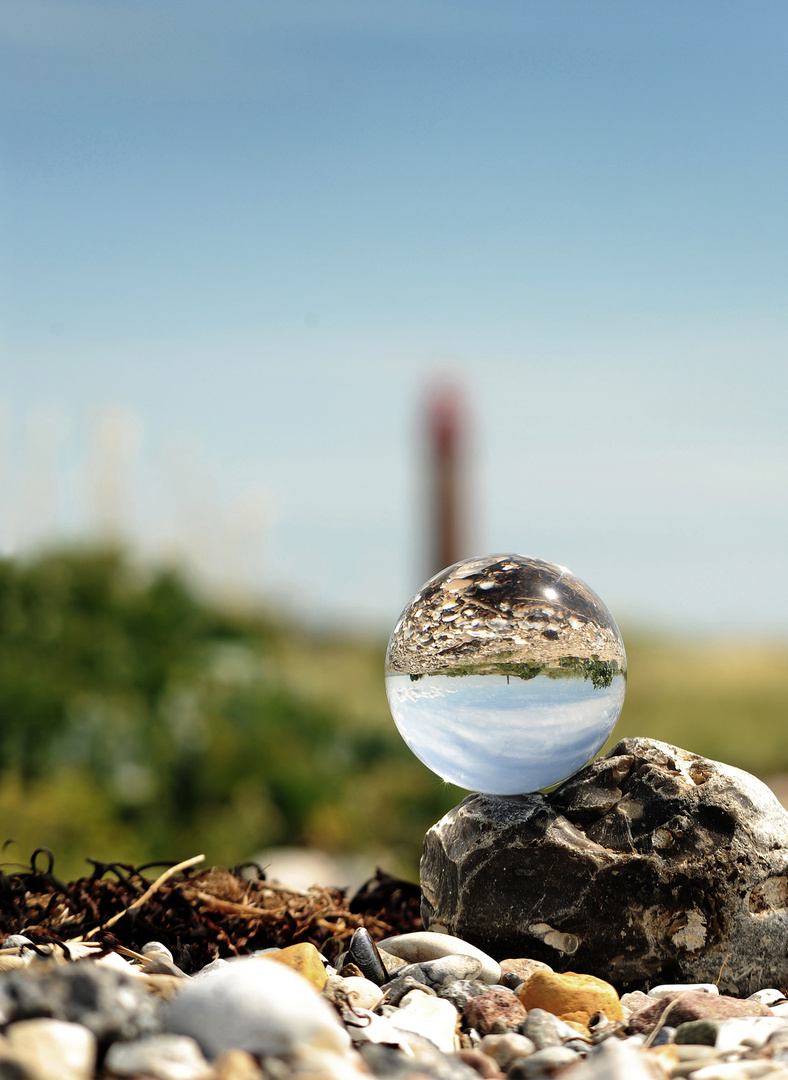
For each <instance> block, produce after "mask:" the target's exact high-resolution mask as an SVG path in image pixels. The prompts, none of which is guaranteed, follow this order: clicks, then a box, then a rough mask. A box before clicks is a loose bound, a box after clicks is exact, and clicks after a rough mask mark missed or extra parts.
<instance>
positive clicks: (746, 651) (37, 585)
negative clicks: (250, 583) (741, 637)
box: [0, 547, 788, 879]
mask: <svg viewBox="0 0 788 1080" xmlns="http://www.w3.org/2000/svg"><path fill="white" fill-rule="evenodd" d="M394 614H395V615H396V614H397V613H394ZM392 623H393V619H392ZM623 632H624V637H625V640H626V643H627V652H628V659H629V687H628V692H627V700H626V704H625V707H624V713H623V715H622V718H621V720H620V722H619V725H618V727H617V729H616V732H615V733H614V736H613V738H612V739H611V741H610V744H609V745H612V743H614V742H615V741H617V739H619V738H621V737H623V736H625V735H648V736H651V737H653V738H659V739H665V740H666V741H668V742H673V743H675V744H677V745H680V746H683V747H685V748H686V749H689V750H692V751H695V752H697V753H700V754H704V755H706V756H708V757H713V758H717V759H720V760H724V761H727V762H728V763H729V764H733V765H738V766H740V767H742V768H744V769H746V770H748V771H750V772H753V773H755V774H756V775H759V776H761V777H762V778H764V779H767V780H769V781H772V780H774V778H775V777H777V778H779V774H783V773H788V739H786V738H785V725H786V715H788V680H786V679H785V671H786V660H787V659H788V646H786V645H783V644H775V643H768V642H766V643H757V642H753V643H750V644H744V645H742V644H741V643H739V644H721V643H715V642H698V641H695V642H682V641H671V640H666V639H664V638H660V637H655V636H653V635H651V636H650V635H647V634H644V633H638V632H637V631H636V630H632V631H628V629H627V628H626V627H624V628H623ZM385 644H386V643H385V640H383V639H381V638H379V637H377V636H374V635H371V636H370V635H363V634H362V635H354V634H353V633H351V632H348V633H347V634H340V633H337V632H332V633H322V634H321V633H319V632H317V631H315V630H313V629H309V628H307V627H305V626H304V625H300V624H298V623H296V622H294V621H291V620H289V619H288V618H287V617H286V616H283V614H282V613H281V612H274V611H266V610H259V611H255V612H253V613H252V612H251V611H249V610H246V611H238V610H228V609H225V608H223V607H221V606H219V605H217V604H216V603H214V602H210V601H208V600H206V599H205V598H204V597H203V596H201V595H200V594H199V593H198V592H196V591H195V590H194V589H193V588H192V587H191V586H190V585H189V584H188V583H187V582H186V581H185V580H184V578H182V577H181V576H179V574H178V573H177V572H175V571H173V570H172V569H168V568H158V569H150V568H148V569H147V570H143V569H141V568H139V567H137V566H135V565H134V564H133V562H132V561H131V560H130V559H129V558H128V557H127V555H126V554H125V553H124V552H123V550H122V549H120V548H112V547H108V548H101V549H61V550H55V551H51V552H49V553H46V554H42V555H39V556H38V557H36V558H35V559H33V560H27V561H12V560H4V561H2V562H0V822H2V837H1V838H0V842H2V841H3V840H5V841H10V843H7V844H6V848H5V852H4V855H3V861H4V863H5V866H6V868H8V866H9V865H13V864H14V863H16V862H26V861H27V860H28V859H29V856H30V853H31V852H32V850H33V849H34V848H35V847H37V846H39V845H44V846H47V847H49V848H51V849H52V850H53V851H54V853H55V857H56V873H58V875H59V876H60V877H61V878H65V879H72V878H76V877H78V876H81V875H82V874H84V873H85V872H87V871H88V869H89V867H88V865H87V864H86V862H85V858H86V857H92V858H95V859H100V860H104V861H107V862H113V861H119V862H132V863H142V862H146V861H152V860H179V859H183V858H187V857H189V856H191V855H193V854H196V853H205V855H206V859H207V863H208V864H209V865H210V864H225V865H232V864H236V863H239V862H243V861H245V860H247V859H251V858H260V859H262V860H263V861H264V859H265V852H266V850H267V849H270V848H272V847H276V846H281V845H304V846H309V847H314V848H318V849H320V850H323V851H327V852H330V853H334V854H343V855H347V854H352V855H357V856H360V857H361V858H362V859H366V860H368V861H369V872H370V874H371V873H372V872H374V869H375V865H382V866H383V868H384V869H386V870H388V871H389V872H394V873H400V874H404V875H405V876H408V877H410V878H413V879H416V878H417V875H418V858H419V853H420V848H421V841H422V838H423V834H424V831H425V830H426V829H427V828H428V827H429V826H430V825H431V824H432V823H433V822H434V821H436V820H437V819H438V818H439V817H440V816H441V815H442V814H443V813H444V812H445V811H446V810H447V809H449V808H450V807H451V806H453V805H455V804H456V803H457V802H459V801H460V799H461V798H463V797H464V795H465V792H464V791H462V790H460V789H459V788H454V787H452V786H450V785H446V784H443V783H441V782H440V781H439V780H438V779H437V778H436V777H435V776H434V775H433V774H432V773H431V772H430V771H429V770H427V769H426V768H425V767H424V766H422V765H421V764H420V762H418V761H417V760H416V759H415V758H414V757H413V755H412V754H411V753H410V751H409V750H408V749H407V748H406V747H405V745H404V743H403V742H402V740H401V739H400V737H399V735H398V734H397V731H396V729H395V727H394V724H393V722H392V720H391V717H390V714H389V711H388V707H387V704H386V698H385V692H384V687H383V656H384V652H385ZM776 786H777V787H778V790H779V779H778V780H777V782H776Z"/></svg>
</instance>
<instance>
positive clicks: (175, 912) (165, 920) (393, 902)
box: [0, 848, 422, 974]
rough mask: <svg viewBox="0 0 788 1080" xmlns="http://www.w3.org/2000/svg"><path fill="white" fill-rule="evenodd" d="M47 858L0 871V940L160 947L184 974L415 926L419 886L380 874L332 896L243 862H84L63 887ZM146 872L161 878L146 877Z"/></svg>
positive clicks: (328, 948) (38, 856)
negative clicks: (87, 869)
mask: <svg viewBox="0 0 788 1080" xmlns="http://www.w3.org/2000/svg"><path fill="white" fill-rule="evenodd" d="M54 861H55V860H54V857H53V855H52V853H51V852H50V851H48V850H47V849H41V848H40V849H38V850H37V851H35V852H34V853H33V856H32V858H31V860H30V865H29V866H28V867H25V868H23V869H20V870H17V871H15V872H13V873H9V874H6V873H2V872H0V943H2V941H3V939H4V938H6V937H7V936H8V935H9V934H25V935H26V936H27V937H28V938H30V939H31V940H32V941H33V942H34V943H35V944H36V945H38V946H40V945H45V944H55V945H60V946H61V947H62V948H64V951H66V953H67V950H68V945H69V943H75V942H81V941H88V940H89V941H93V942H97V943H98V944H100V945H102V946H103V947H104V948H105V949H113V948H117V947H123V948H126V949H131V950H134V951H136V952H138V951H139V950H140V949H141V947H142V946H143V945H144V944H145V943H146V942H148V941H160V942H162V943H163V944H164V945H166V946H167V947H168V948H169V949H170V951H171V952H172V954H173V957H174V960H175V963H176V964H178V966H179V967H181V968H182V969H183V970H184V971H185V972H186V973H187V974H190V973H192V972H193V971H197V970H199V969H200V968H202V967H203V966H204V965H205V964H208V963H210V962H211V961H212V960H214V959H216V958H217V957H229V956H240V955H244V954H246V953H250V952H254V951H255V950H257V949H266V948H271V947H278V948H282V947H284V946H286V945H292V944H295V943H296V942H302V941H309V942H312V944H314V945H316V946H317V947H318V948H319V949H320V950H321V951H322V952H324V953H325V955H326V956H328V958H329V959H334V958H335V957H336V956H337V955H338V954H339V952H340V951H341V950H342V949H343V948H344V947H345V946H346V945H347V942H348V940H349V939H350V937H351V935H352V933H353V931H354V930H355V929H356V928H357V927H359V926H364V927H366V929H367V930H368V931H369V933H370V935H371V936H372V937H373V938H374V939H375V940H380V939H381V938H383V937H386V936H388V935H390V934H400V933H408V932H410V931H413V930H420V929H421V928H422V924H421V920H420V917H419V900H420V894H419V888H418V886H417V885H414V884H412V883H410V882H406V881H401V880H399V879H397V878H393V877H391V876H390V875H388V874H385V873H383V872H381V871H380V870H379V871H378V872H377V873H376V875H375V877H374V878H372V879H370V881H368V882H366V884H365V885H363V886H362V887H361V889H360V890H359V891H358V892H357V893H356V894H355V896H354V897H353V898H352V899H348V898H347V897H346V895H345V893H344V892H341V891H339V890H337V889H328V888H321V887H318V886H314V887H312V888H311V889H308V890H306V891H300V890H294V889H289V888H286V887H284V886H282V885H280V884H278V883H277V882H274V881H267V880H266V878H265V874H264V872H263V871H262V870H261V869H260V868H259V867H257V866H254V865H252V866H250V865H249V864H246V865H244V866H239V867H233V868H229V869H228V868H225V867H220V866H215V867H211V868H209V869H202V870H197V869H195V867H194V866H193V865H190V864H193V863H194V862H195V861H197V860H187V862H186V863H179V864H149V865H145V866H140V867H134V866H131V865H129V864H126V863H104V862H98V861H96V860H89V861H90V862H91V863H92V864H93V873H92V874H91V875H90V876H88V877H84V878H80V879H78V880H77V881H73V882H70V883H69V884H65V883H63V882H61V881H60V880H59V879H58V878H57V877H56V876H55V874H54ZM154 866H156V867H158V868H159V869H161V868H162V866H163V867H165V868H167V869H166V872H165V873H164V874H157V875H156V876H155V877H153V878H149V877H148V876H147V874H148V872H149V871H150V870H152V869H153V867H154ZM170 875H172V876H170Z"/></svg>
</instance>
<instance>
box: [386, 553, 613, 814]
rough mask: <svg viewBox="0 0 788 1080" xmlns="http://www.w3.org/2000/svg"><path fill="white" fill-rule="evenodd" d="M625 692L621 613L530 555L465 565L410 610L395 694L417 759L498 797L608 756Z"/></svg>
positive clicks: (397, 647)
mask: <svg viewBox="0 0 788 1080" xmlns="http://www.w3.org/2000/svg"><path fill="white" fill-rule="evenodd" d="M625 689H626V655H625V653H624V642H623V641H622V638H621V634H620V633H619V630H618V627H617V626H616V624H615V622H614V620H613V616H612V615H611V614H610V612H609V611H608V610H607V608H606V607H605V605H604V604H603V603H602V601H601V600H600V599H599V597H598V596H597V595H596V593H595V592H593V591H592V590H591V589H590V588H589V587H588V586H587V585H585V584H584V583H583V582H582V581H580V580H578V578H576V577H574V576H573V575H572V574H571V573H570V572H569V571H568V570H567V569H566V568H565V567H563V566H554V565H553V564H552V563H548V562H543V561H542V560H541V559H531V558H526V557H525V556H523V555H489V556H486V557H484V558H479V559H469V560H467V561H465V562H459V563H455V564H454V566H450V567H449V568H448V569H446V570H442V571H441V572H440V573H439V574H436V575H435V577H433V578H430V580H429V581H428V582H427V583H426V585H424V586H422V588H421V589H420V590H419V591H418V592H417V593H416V595H415V596H414V597H413V599H412V600H411V602H410V603H409V604H408V606H407V607H406V608H405V610H404V611H403V613H402V615H401V616H400V619H399V621H398V622H397V625H396V626H395V627H394V631H393V633H392V635H391V639H390V640H389V645H388V650H387V652H386V694H387V696H388V701H389V708H390V709H391V714H392V716H393V717H394V722H395V724H396V725H397V728H398V729H399V732H400V734H401V735H402V737H403V739H404V740H405V742H406V743H407V744H408V746H409V747H410V748H411V750H412V751H413V753H414V754H415V755H416V757H418V758H419V759H420V760H421V761H423V762H424V764H425V765H427V766H428V767H429V768H430V769H432V771H433V772H435V773H437V774H438V776H440V777H442V779H444V780H447V781H449V782H450V783H452V784H458V785H459V786H460V787H464V788H467V789H469V790H470V791H481V792H484V793H485V794H489V795H520V794H525V793H527V792H534V791H540V790H543V789H544V788H548V787H552V786H553V785H555V784H558V783H560V782H561V781H562V780H566V779H567V777H569V776H571V775H572V774H573V773H575V772H577V770H578V769H581V768H582V767H583V766H584V765H587V764H588V762H589V761H591V760H592V759H593V757H594V756H595V755H596V754H597V753H598V752H599V750H600V749H601V748H602V746H603V745H604V743H605V741H606V740H607V738H608V736H609V735H610V734H611V732H612V731H613V728H614V727H615V726H616V721H617V720H618V716H619V713H620V712H621V707H622V705H623V704H624V692H625Z"/></svg>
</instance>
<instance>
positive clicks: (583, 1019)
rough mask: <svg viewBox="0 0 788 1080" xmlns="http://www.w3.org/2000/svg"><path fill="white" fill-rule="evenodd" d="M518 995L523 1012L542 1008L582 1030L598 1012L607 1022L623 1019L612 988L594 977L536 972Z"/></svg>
mask: <svg viewBox="0 0 788 1080" xmlns="http://www.w3.org/2000/svg"><path fill="white" fill-rule="evenodd" d="M519 996H520V1001H521V1002H522V1003H523V1005H524V1006H525V1007H526V1009H545V1010H546V1011H547V1012H550V1013H553V1015H554V1016H557V1017H559V1019H561V1020H565V1021H567V1022H571V1023H575V1024H583V1025H584V1026H585V1027H588V1022H589V1020H590V1019H591V1017H592V1016H593V1015H594V1013H597V1012H602V1013H604V1014H605V1016H606V1017H607V1018H608V1020H623V1019H624V1012H623V1010H622V1008H621V1002H620V1001H619V999H618V994H617V993H616V990H615V987H613V986H611V985H610V983H608V982H605V981H604V979H597V978H596V976H594V975H576V974H575V973H574V972H573V971H566V972H564V973H563V974H559V972H557V971H535V972H534V973H533V975H532V976H531V978H530V979H529V980H528V981H527V982H526V984H525V986H523V988H522V989H521V990H520V995H519Z"/></svg>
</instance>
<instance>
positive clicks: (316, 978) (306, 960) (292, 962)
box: [264, 941, 328, 990]
mask: <svg viewBox="0 0 788 1080" xmlns="http://www.w3.org/2000/svg"><path fill="white" fill-rule="evenodd" d="M264 959H266V960H276V962H277V964H284V965H285V967H289V968H290V969H291V970H292V971H297V972H298V974H299V975H303V977H304V978H305V979H308V980H309V982H311V983H312V985H313V986H314V987H316V988H317V989H318V990H322V989H323V987H324V986H325V985H326V979H327V978H328V976H327V975H326V969H325V966H324V964H323V961H322V960H321V959H320V953H319V952H318V951H317V949H316V948H315V946H314V945H313V944H312V943H311V942H310V941H301V942H299V943H298V944H297V945H287V946H286V947H285V948H284V949H278V950H277V951H276V952H269V953H265V954H264Z"/></svg>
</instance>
